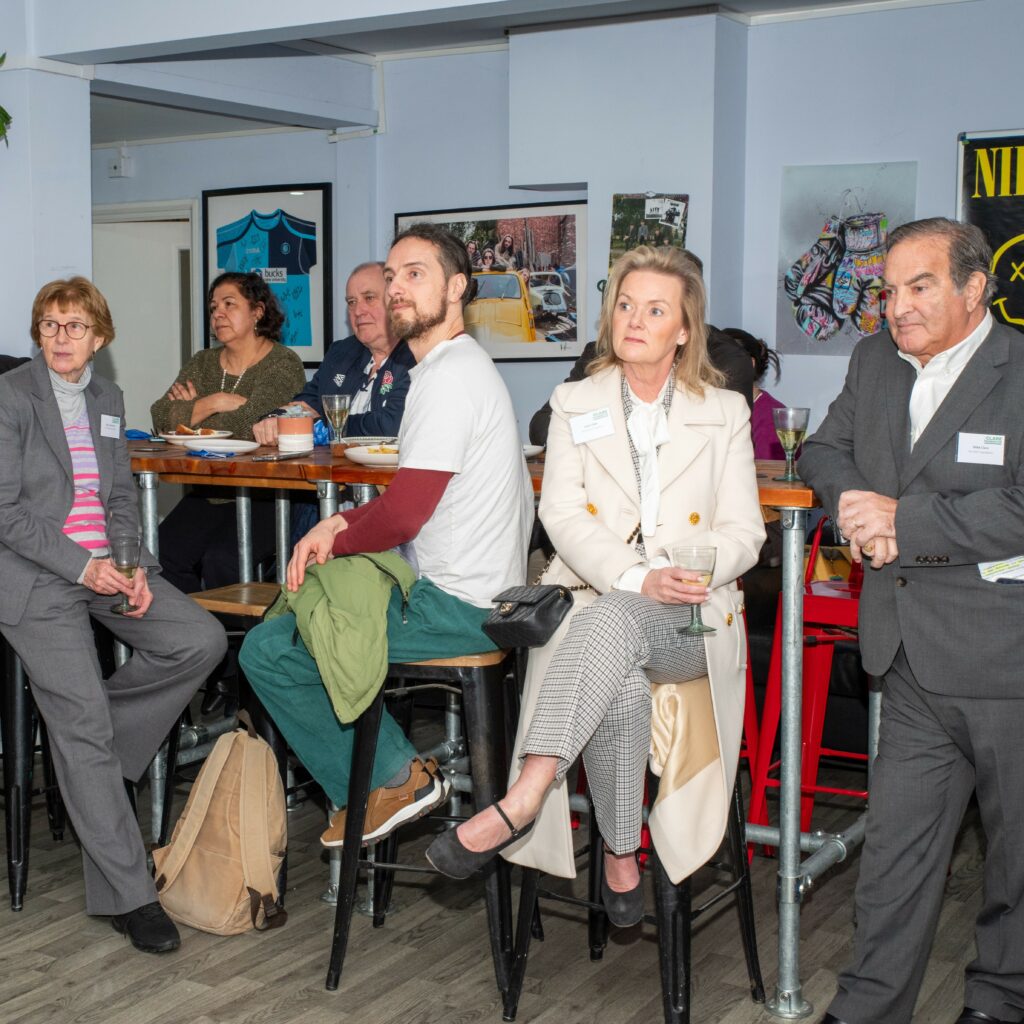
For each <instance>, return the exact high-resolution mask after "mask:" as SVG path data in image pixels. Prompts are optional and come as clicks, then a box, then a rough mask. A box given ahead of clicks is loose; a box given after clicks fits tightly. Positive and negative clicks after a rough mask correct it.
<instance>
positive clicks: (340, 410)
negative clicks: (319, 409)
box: [320, 395, 352, 448]
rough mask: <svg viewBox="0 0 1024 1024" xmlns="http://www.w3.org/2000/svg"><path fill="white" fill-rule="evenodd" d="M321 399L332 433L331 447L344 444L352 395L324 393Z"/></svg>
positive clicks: (325, 417)
mask: <svg viewBox="0 0 1024 1024" xmlns="http://www.w3.org/2000/svg"><path fill="white" fill-rule="evenodd" d="M320 401H321V402H322V403H323V407H324V419H326V420H327V426H328V427H329V428H330V433H331V447H332V448H333V447H334V446H335V445H338V444H343V443H344V440H345V424H346V423H347V422H348V410H349V406H350V405H351V404H352V396H351V395H323V396H321V399H320Z"/></svg>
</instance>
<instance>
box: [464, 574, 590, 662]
mask: <svg viewBox="0 0 1024 1024" xmlns="http://www.w3.org/2000/svg"><path fill="white" fill-rule="evenodd" d="M569 589H570V588H569V587H563V586H559V585H557V584H551V583H547V584H543V585H540V586H532V587H530V586H526V587H509V589H508V590H503V591H502V592H501V593H500V594H499V595H498V596H497V597H496V598H494V600H495V601H497V602H498V606H497V608H495V609H494V611H492V612H491V614H490V615H488V616H487V619H486V621H485V622H484V624H483V631H484V632H485V633H486V634H487V635H488V636H489V637H490V638H491V639H492V640H493V641H494V642H495V643H496V644H497V645H498V647H501V648H504V649H507V648H509V647H543V646H544V644H546V643H547V642H548V641H549V640H550V639H551V637H552V636H554V633H555V630H556V629H558V626H559V624H560V623H561V621H562V619H564V618H565V617H566V615H568V613H569V609H570V608H571V607H572V594H571V593H570V592H569Z"/></svg>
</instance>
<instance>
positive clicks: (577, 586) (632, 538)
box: [533, 523, 640, 590]
mask: <svg viewBox="0 0 1024 1024" xmlns="http://www.w3.org/2000/svg"><path fill="white" fill-rule="evenodd" d="M639 532H640V524H639V523H637V524H636V526H634V527H633V532H632V533H630V535H629V536H628V537H627V538H626V543H627V544H632V543H633V541H635V540H636V538H637V534H638V533H639ZM557 554H558V552H557V551H552V552H551V557H550V558H549V559H548V560H547V562H545V563H544V568H543V569H541V571H540V572H539V573H538V574H537V578H536V579H535V580H534V581H533V586H537V585H538V584H539V583H540V581H541V580H542V579H543V578H544V573H546V572H547V571H548V569H550V568H551V563H552V562H553V561H554V560H555V555H557ZM565 589H566V590H590V589H591V586H590V584H589V583H576V584H574V585H573V586H571V587H566V588H565Z"/></svg>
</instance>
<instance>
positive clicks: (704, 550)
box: [669, 544, 718, 636]
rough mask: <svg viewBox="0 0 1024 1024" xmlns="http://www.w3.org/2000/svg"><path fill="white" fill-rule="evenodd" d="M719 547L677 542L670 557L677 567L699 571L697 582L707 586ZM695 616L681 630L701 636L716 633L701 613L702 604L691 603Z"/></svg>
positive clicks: (686, 633) (686, 634) (681, 631)
mask: <svg viewBox="0 0 1024 1024" xmlns="http://www.w3.org/2000/svg"><path fill="white" fill-rule="evenodd" d="M717 554H718V549H717V548H713V547H700V546H695V545H693V544H676V545H673V547H672V548H671V549H670V551H669V558H671V559H672V564H673V565H674V566H675V567H676V568H677V569H688V570H690V571H691V572H699V573H700V574H701V577H700V579H699V580H697V581H696V582H697V583H700V584H702V585H703V586H705V587H708V586H710V585H711V577H712V575H713V574H714V571H715V557H716V555H717ZM690 608H691V609H692V611H693V617H692V618H691V619H690V624H689V625H688V626H683V627H682V628H681V629H680V630H679V632H680V633H682V634H684V635H685V636H700V635H701V634H702V633H714V632H715V629H714V627H713V626H705V625H704V620H703V619H702V618H701V615H700V605H699V604H691V605H690Z"/></svg>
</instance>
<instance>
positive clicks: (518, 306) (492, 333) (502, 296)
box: [466, 270, 538, 342]
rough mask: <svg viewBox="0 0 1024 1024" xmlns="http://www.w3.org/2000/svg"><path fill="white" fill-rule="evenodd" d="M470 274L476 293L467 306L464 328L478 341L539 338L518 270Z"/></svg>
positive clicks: (486, 271) (485, 271)
mask: <svg viewBox="0 0 1024 1024" xmlns="http://www.w3.org/2000/svg"><path fill="white" fill-rule="evenodd" d="M473 278H474V279H475V280H476V285H477V293H476V298H475V299H473V301H472V302H471V303H470V304H469V305H468V306H467V307H466V330H467V331H468V332H469V333H470V334H471V335H473V337H474V338H476V340H477V341H479V342H487V341H492V340H493V341H537V340H538V339H537V329H536V325H535V324H534V320H533V309H532V308H531V306H530V298H529V294H528V292H527V289H526V286H525V285H524V284H523V279H522V278H521V277H520V276H519V274H517V273H515V271H495V270H480V271H477V272H476V273H474V274H473Z"/></svg>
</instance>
